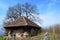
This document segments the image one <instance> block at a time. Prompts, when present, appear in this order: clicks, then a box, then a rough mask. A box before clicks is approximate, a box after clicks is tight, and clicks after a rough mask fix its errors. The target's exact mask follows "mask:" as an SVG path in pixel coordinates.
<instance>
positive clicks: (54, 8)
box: [0, 0, 60, 30]
mask: <svg viewBox="0 0 60 40" xmlns="http://www.w3.org/2000/svg"><path fill="white" fill-rule="evenodd" d="M25 2H28V3H31V4H33V5H37V7H38V9H39V12H40V14H39V17H40V18H41V19H42V27H44V28H47V27H48V26H50V25H54V24H59V23H60V0H0V30H1V28H2V23H3V21H4V18H5V16H6V12H7V9H8V8H9V6H13V5H16V4H17V3H21V4H23V3H25Z"/></svg>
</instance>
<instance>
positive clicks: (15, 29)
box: [4, 16, 41, 37]
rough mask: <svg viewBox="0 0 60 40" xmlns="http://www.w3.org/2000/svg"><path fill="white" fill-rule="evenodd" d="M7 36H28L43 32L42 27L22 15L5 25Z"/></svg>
mask: <svg viewBox="0 0 60 40" xmlns="http://www.w3.org/2000/svg"><path fill="white" fill-rule="evenodd" d="M4 28H5V36H9V37H12V36H15V37H28V36H35V35H38V33H40V32H41V27H40V26H38V25H37V24H36V23H34V22H32V21H31V20H30V19H28V18H27V17H24V16H21V17H20V18H18V19H17V20H15V21H13V22H9V23H7V24H6V25H5V26H4Z"/></svg>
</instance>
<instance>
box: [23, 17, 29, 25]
mask: <svg viewBox="0 0 60 40" xmlns="http://www.w3.org/2000/svg"><path fill="white" fill-rule="evenodd" d="M23 19H24V22H25V23H26V25H28V24H27V21H26V19H25V17H23Z"/></svg>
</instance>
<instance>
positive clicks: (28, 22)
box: [4, 16, 40, 28]
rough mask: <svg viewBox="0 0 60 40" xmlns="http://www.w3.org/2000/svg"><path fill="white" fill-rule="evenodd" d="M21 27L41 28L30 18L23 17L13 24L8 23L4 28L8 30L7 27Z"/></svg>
mask: <svg viewBox="0 0 60 40" xmlns="http://www.w3.org/2000/svg"><path fill="white" fill-rule="evenodd" d="M21 26H32V27H40V26H38V25H37V24H36V23H34V22H32V21H31V20H29V19H28V18H26V17H24V16H22V17H20V18H19V19H17V20H15V21H13V22H9V23H7V24H6V25H5V27H4V28H6V27H21Z"/></svg>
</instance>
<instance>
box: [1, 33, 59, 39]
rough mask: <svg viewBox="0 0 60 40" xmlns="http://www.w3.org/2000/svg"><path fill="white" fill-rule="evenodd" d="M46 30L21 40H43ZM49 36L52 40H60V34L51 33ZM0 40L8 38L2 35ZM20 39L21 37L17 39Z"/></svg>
mask: <svg viewBox="0 0 60 40" xmlns="http://www.w3.org/2000/svg"><path fill="white" fill-rule="evenodd" d="M44 34H45V33H44V32H42V33H41V34H40V35H37V36H34V37H29V38H25V39H24V38H23V39H21V40H43V38H44ZM49 37H50V40H60V34H56V35H55V36H54V35H53V33H49ZM0 40H6V38H4V36H0ZM17 40H20V39H17Z"/></svg>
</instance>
